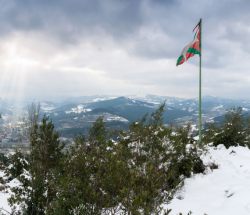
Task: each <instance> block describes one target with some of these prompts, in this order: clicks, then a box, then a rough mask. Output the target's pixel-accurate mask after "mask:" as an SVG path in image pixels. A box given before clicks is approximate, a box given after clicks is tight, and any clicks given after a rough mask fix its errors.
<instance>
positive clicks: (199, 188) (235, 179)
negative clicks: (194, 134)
mask: <svg viewBox="0 0 250 215" xmlns="http://www.w3.org/2000/svg"><path fill="white" fill-rule="evenodd" d="M203 160H204V162H205V163H207V164H208V163H211V162H212V161H214V162H215V163H216V164H218V165H219V168H218V169H214V170H213V171H209V172H207V173H206V174H205V175H203V174H198V175H194V176H193V177H192V178H189V179H186V180H185V184H184V187H183V188H182V189H181V191H180V192H179V193H177V194H176V196H175V198H174V199H173V200H172V202H171V203H170V204H169V205H165V206H164V207H165V208H171V209H172V210H173V214H176V213H178V212H182V213H184V214H187V213H188V212H189V211H192V215H203V214H208V215H224V214H225V215H236V214H240V215H249V214H250V198H249V189H250V150H249V149H248V148H245V147H240V146H239V147H230V148H229V149H226V148H225V147H224V146H218V147H217V148H209V149H208V153H207V154H206V155H205V156H204V157H203ZM180 199H181V200H180Z"/></svg>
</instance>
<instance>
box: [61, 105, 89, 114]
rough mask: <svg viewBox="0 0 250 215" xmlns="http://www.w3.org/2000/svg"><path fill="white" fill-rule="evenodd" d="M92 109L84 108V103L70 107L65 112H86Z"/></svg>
mask: <svg viewBox="0 0 250 215" xmlns="http://www.w3.org/2000/svg"><path fill="white" fill-rule="evenodd" d="M90 111H92V110H91V109H90V108H85V106H84V105H77V106H76V107H74V108H71V110H69V111H65V113H66V114H70V113H77V114H79V113H87V112H90Z"/></svg>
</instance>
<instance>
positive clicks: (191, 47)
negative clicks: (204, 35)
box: [176, 22, 201, 66]
mask: <svg viewBox="0 0 250 215" xmlns="http://www.w3.org/2000/svg"><path fill="white" fill-rule="evenodd" d="M200 25H201V22H199V23H198V24H197V25H196V27H195V28H194V30H193V31H195V35H194V39H193V41H192V42H191V43H189V44H188V45H187V46H185V47H184V49H183V50H182V52H181V55H180V57H179V58H178V59H177V63H176V66H179V65H181V64H183V63H184V62H185V61H187V60H188V59H189V58H190V57H193V56H194V55H195V54H198V55H200V54H201V40H200V30H201V29H200V28H201V26H200Z"/></svg>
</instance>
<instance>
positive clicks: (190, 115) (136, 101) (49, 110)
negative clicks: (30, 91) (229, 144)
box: [0, 95, 250, 137]
mask: <svg viewBox="0 0 250 215" xmlns="http://www.w3.org/2000/svg"><path fill="white" fill-rule="evenodd" d="M164 102H165V104H166V111H165V113H164V122H165V123H166V124H176V123H177V124H185V123H188V122H190V123H193V124H195V123H196V121H197V115H198V101H197V99H181V98H175V97H166V96H155V95H147V96H145V97H138V96H128V97H115V96H83V97H78V98H69V99H66V100H62V101H56V102H53V101H41V102H40V105H41V112H42V114H46V115H48V116H50V117H51V118H52V120H53V122H54V123H55V125H56V127H57V129H58V130H59V131H60V133H61V134H62V135H63V136H65V137H73V136H74V135H76V134H79V133H85V132H86V131H87V130H88V128H89V127H90V126H91V125H92V123H93V122H94V121H95V120H96V119H97V118H98V117H100V116H102V117H103V119H104V121H105V122H106V124H107V126H108V127H109V128H112V129H120V128H122V129H126V128H127V127H128V125H129V123H131V122H133V121H137V120H139V119H141V118H142V117H143V116H144V115H145V114H150V113H152V112H153V111H155V110H156V108H157V107H159V105H160V104H162V103H164ZM202 104H203V105H202V110H203V122H204V123H205V122H210V121H213V120H214V119H216V120H217V121H220V120H223V117H222V116H223V115H224V114H225V113H226V111H227V110H228V109H230V108H232V107H236V106H241V107H243V111H244V112H245V113H246V114H247V113H250V111H249V110H250V101H247V100H232V99H222V98H217V97H211V96H206V97H204V98H203V103H202ZM27 106H28V102H23V103H22V104H21V105H20V104H19V106H18V107H19V109H18V110H17V108H15V105H14V104H12V103H9V102H6V101H4V100H0V113H2V116H3V119H4V120H3V119H2V120H0V124H1V123H2V124H3V123H5V124H6V123H10V122H11V120H13V119H15V120H17V121H19V118H20V117H23V115H25V110H27ZM20 107H22V108H21V110H20ZM17 114H19V117H14V118H13V115H15V116H16V115H17ZM12 123H13V122H12Z"/></svg>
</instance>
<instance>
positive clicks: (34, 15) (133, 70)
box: [0, 0, 250, 100]
mask: <svg viewBox="0 0 250 215" xmlns="http://www.w3.org/2000/svg"><path fill="white" fill-rule="evenodd" d="M249 11H250V1H249V0H220V1H218V0H188V1H187V0H0V98H15V99H20V100H21V99H25V98H32V99H38V100H39V99H40V100H45V99H46V100H53V99H59V98H66V97H76V96H84V95H117V96H118V95H140V96H141V95H146V94H156V95H162V96H176V97H183V98H194V97H197V96H198V78H199V76H198V74H199V73H198V71H199V67H198V64H199V57H198V56H195V57H193V58H191V59H190V60H189V61H188V62H187V63H185V64H183V65H181V66H178V67H176V60H177V58H178V56H179V55H180V53H181V50H182V49H183V47H184V46H185V45H187V43H189V42H191V40H192V39H193V32H192V30H193V28H194V27H195V25H196V24H197V23H198V21H199V19H200V18H202V20H203V29H202V30H203V31H202V94H203V95H212V96H219V97H226V98H245V99H250V94H249V90H250V70H249V68H250V60H249V59H250V21H249V20H250V13H249Z"/></svg>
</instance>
